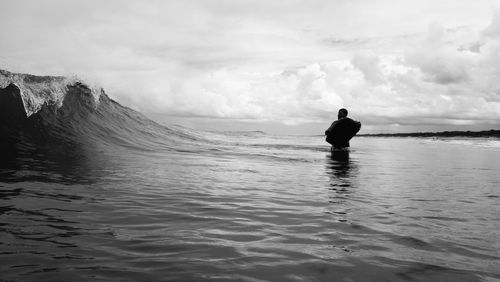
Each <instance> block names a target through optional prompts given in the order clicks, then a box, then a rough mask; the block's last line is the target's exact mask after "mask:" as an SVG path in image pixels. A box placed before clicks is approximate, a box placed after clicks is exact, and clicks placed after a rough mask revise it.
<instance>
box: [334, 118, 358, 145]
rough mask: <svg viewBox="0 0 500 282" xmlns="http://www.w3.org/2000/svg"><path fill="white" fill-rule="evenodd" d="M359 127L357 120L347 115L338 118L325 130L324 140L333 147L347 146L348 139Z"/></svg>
mask: <svg viewBox="0 0 500 282" xmlns="http://www.w3.org/2000/svg"><path fill="white" fill-rule="evenodd" d="M360 129H361V123H360V122H359V121H355V120H352V119H350V118H348V117H344V118H340V119H338V120H336V121H334V122H333V123H332V125H330V127H329V128H328V129H327V130H326V131H325V135H326V142H328V143H330V144H332V146H333V147H334V148H335V149H344V148H348V147H349V140H351V138H352V137H353V136H354V135H356V133H358V131H359V130H360Z"/></svg>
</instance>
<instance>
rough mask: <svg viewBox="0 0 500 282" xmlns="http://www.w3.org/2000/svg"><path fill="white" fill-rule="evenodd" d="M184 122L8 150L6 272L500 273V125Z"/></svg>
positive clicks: (2, 262)
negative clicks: (434, 132) (176, 135)
mask: <svg viewBox="0 0 500 282" xmlns="http://www.w3.org/2000/svg"><path fill="white" fill-rule="evenodd" d="M178 130H181V128H178ZM190 136H199V137H200V139H199V140H198V141H197V142H196V143H192V142H191V141H189V140H188V139H179V140H177V141H176V142H173V141H172V142H170V143H169V146H163V147H162V146H150V147H148V146H136V147H127V146H111V145H109V144H101V145H100V146H95V147H93V148H88V147H78V144H76V145H74V146H77V147H72V148H73V149H72V150H71V152H69V153H68V154H65V157H61V156H59V157H53V156H52V157H51V156H46V155H44V154H45V153H44V152H39V153H36V154H34V155H33V156H31V157H30V156H22V157H20V156H10V159H9V162H5V163H4V164H3V165H2V167H1V168H0V281H44V280H45V281H204V280H213V281H498V280H500V174H499V172H500V161H499V160H500V145H499V144H500V142H499V140H497V139H487V138H486V139H478V138H475V139H467V138H451V139H450V138H448V139H432V138H376V137H355V138H354V139H353V140H352V141H351V146H352V148H351V150H350V153H349V154H348V155H346V156H342V157H340V158H338V157H335V156H334V157H333V158H332V153H331V152H330V148H329V146H328V144H326V143H325V142H324V138H323V137H322V136H277V135H269V134H265V133H262V132H221V133H216V132H194V133H193V132H192V134H191V135H190ZM201 138H202V139H201ZM200 140H201V141H200Z"/></svg>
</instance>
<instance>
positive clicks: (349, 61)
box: [0, 0, 500, 128]
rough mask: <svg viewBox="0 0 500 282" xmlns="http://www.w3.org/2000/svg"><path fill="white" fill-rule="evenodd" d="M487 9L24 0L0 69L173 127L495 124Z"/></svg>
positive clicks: (495, 25)
mask: <svg viewBox="0 0 500 282" xmlns="http://www.w3.org/2000/svg"><path fill="white" fill-rule="evenodd" d="M398 3H399V2H398ZM478 3H479V4H478ZM489 3H494V2H489V1H487V0H477V1H469V2H468V1H464V2H461V3H460V4H457V3H456V2H455V1H454V2H451V1H449V2H448V1H444V2H440V3H439V4H436V3H435V2H434V1H430V0H429V1H421V2H418V3H417V2H411V3H410V2H408V3H406V4H407V5H403V6H405V7H399V6H398V5H395V2H391V1H382V0H377V1H369V2H368V3H367V2H366V1H358V0H355V1H347V2H346V1H341V2H338V1H320V0H315V1H299V0H292V1H288V2H287V3H285V4H283V3H274V2H273V3H271V2H269V1H245V0H243V1H210V0H207V1H195V0H190V1H148V2H146V3H143V2H140V1H125V0H123V1H113V0H109V1H104V2H103V1H95V0H91V1H85V2H72V1H55V0H51V1H48V2H43V3H41V2H39V1H26V0H21V1H15V2H9V3H7V4H5V5H3V7H2V9H1V10H0V21H1V22H0V37H1V38H2V41H1V42H0V63H2V65H3V66H2V68H7V69H10V70H13V71H20V72H30V73H35V74H44V75H47V74H57V75H59V74H69V75H72V74H77V75H79V76H82V77H83V78H86V79H89V80H91V81H96V82H97V83H99V84H101V85H102V86H103V87H104V88H105V89H106V91H107V93H108V94H109V95H110V96H111V97H113V98H114V99H116V100H118V101H119V102H121V103H123V104H125V105H127V106H130V107H132V108H135V109H137V110H139V111H142V112H146V113H158V114H164V115H170V116H182V117H190V116H194V117H212V118H222V119H233V120H234V119H239V120H253V121H273V122H281V123H287V124H301V123H311V122H316V123H321V124H325V123H326V124H328V123H329V122H330V121H331V119H333V118H335V116H336V111H337V110H338V108H340V107H346V108H348V109H349V110H350V112H351V113H352V115H353V116H354V117H355V118H359V119H362V120H363V123H364V124H366V125H368V126H370V125H373V126H376V127H378V128H382V127H383V126H384V125H386V126H389V125H390V124H401V125H416V124H439V123H441V124H442V125H444V126H446V125H453V124H467V123H485V124H486V123H487V124H491V123H493V124H495V123H496V124H498V123H499V120H500V107H499V106H500V104H499V102H500V86H499V85H498V83H497V78H498V77H499V76H500V65H498V63H497V62H499V61H500V13H496V14H494V15H493V19H492V20H491V21H489V22H488V20H489V19H488V16H489V14H488V13H490V8H489V7H490V6H491V5H493V4H489ZM451 4H454V5H459V6H460V7H457V9H455V10H453V11H450V10H449V9H445V8H446V7H448V6H449V5H451ZM447 5H448V6H447ZM367 11H370V12H367ZM382 19H383V20H382ZM436 19H437V20H439V22H437V21H436ZM429 22H431V23H432V22H433V23H432V24H430V25H429V24H428V23H429Z"/></svg>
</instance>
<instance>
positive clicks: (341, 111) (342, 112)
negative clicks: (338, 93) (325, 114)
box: [338, 108, 348, 117]
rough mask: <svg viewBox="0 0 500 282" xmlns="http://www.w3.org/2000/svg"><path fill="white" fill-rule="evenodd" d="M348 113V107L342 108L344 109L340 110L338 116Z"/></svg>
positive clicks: (344, 115)
mask: <svg viewBox="0 0 500 282" xmlns="http://www.w3.org/2000/svg"><path fill="white" fill-rule="evenodd" d="M347 113H348V111H347V110H346V109H344V108H342V109H340V110H339V114H338V116H339V117H346V116H347Z"/></svg>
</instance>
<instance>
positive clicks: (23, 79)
mask: <svg viewBox="0 0 500 282" xmlns="http://www.w3.org/2000/svg"><path fill="white" fill-rule="evenodd" d="M9 85H14V86H16V87H17V88H18V89H19V92H20V96H21V100H22V102H23V106H24V112H25V113H26V117H30V116H31V115H33V114H35V113H37V112H39V111H40V110H41V109H42V107H43V106H44V105H47V106H53V107H56V108H60V107H62V105H63V102H64V99H65V98H66V95H67V94H68V93H69V92H70V90H71V88H74V87H78V88H80V90H81V91H82V92H84V93H86V94H87V95H89V96H90V97H92V98H93V100H94V104H95V105H97V104H98V103H99V99H100V97H101V95H102V94H103V92H104V90H103V89H96V88H95V87H89V86H88V85H87V84H85V83H84V82H82V81H81V80H79V79H78V78H76V77H73V78H67V77H62V76H35V75H30V74H20V73H11V72H8V71H5V70H0V88H7V87H8V86H9Z"/></svg>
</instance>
